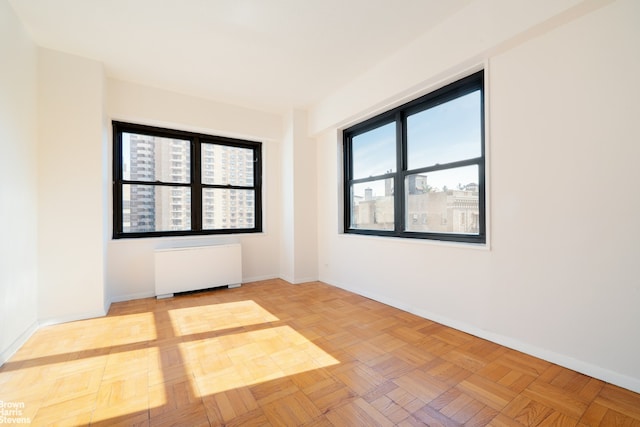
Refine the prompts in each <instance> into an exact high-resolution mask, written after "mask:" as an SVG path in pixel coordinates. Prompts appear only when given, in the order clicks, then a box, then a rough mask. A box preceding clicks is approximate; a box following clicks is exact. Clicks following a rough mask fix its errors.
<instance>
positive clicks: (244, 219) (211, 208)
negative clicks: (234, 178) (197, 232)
mask: <svg viewBox="0 0 640 427" xmlns="http://www.w3.org/2000/svg"><path fill="white" fill-rule="evenodd" d="M254 226H255V191H254V190H234V189H227V188H205V189H203V190H202V228H203V229H205V230H219V229H228V228H253V227H254Z"/></svg>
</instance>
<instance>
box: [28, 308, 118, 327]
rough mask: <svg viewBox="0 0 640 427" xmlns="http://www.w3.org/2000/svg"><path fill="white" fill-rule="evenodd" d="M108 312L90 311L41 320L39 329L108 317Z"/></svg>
mask: <svg viewBox="0 0 640 427" xmlns="http://www.w3.org/2000/svg"><path fill="white" fill-rule="evenodd" d="M106 315H107V312H106V311H104V310H98V311H89V312H86V313H80V314H72V315H69V316H62V317H48V318H46V319H41V320H40V322H38V323H39V325H38V326H39V327H43V326H51V325H58V324H60V323H67V322H75V321H76V320H87V319H94V318H96V317H103V316H106Z"/></svg>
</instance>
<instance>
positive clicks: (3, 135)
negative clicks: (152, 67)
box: [0, 0, 38, 364]
mask: <svg viewBox="0 0 640 427" xmlns="http://www.w3.org/2000/svg"><path fill="white" fill-rule="evenodd" d="M0 57H1V58H2V66H1V67H0V153H1V154H0V224H3V226H2V228H1V229H0V325H2V326H1V327H0V328H1V330H0V364H2V363H3V362H5V361H6V360H7V359H8V357H9V356H11V354H12V353H13V352H15V351H16V350H17V349H18V347H19V346H20V345H21V344H22V343H23V342H24V341H25V340H26V338H27V337H28V336H29V335H30V334H31V333H32V332H33V331H34V330H35V328H36V325H37V318H38V317H37V316H38V286H37V280H38V273H37V266H38V264H37V220H38V213H37V205H38V200H37V157H36V144H37V123H36V120H37V93H36V86H37V85H36V83H37V75H36V67H37V49H36V47H35V45H34V44H33V43H32V42H31V40H30V39H29V37H28V36H27V34H26V32H25V31H24V29H23V27H22V24H21V23H20V21H19V20H18V18H17V17H16V16H15V15H14V13H13V10H12V8H11V7H10V6H9V5H8V3H7V2H6V1H5V0H2V1H0Z"/></svg>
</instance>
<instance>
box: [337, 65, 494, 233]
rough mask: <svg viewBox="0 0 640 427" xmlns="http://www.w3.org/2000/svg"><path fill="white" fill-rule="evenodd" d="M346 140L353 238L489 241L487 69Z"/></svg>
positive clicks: (348, 223)
mask: <svg viewBox="0 0 640 427" xmlns="http://www.w3.org/2000/svg"><path fill="white" fill-rule="evenodd" d="M343 136H344V168H345V169H344V198H345V199H344V206H345V209H344V212H345V218H344V224H345V227H344V230H345V233H355V234H369V235H377V236H393V237H413V238H423V239H434V240H446V241H457V242H470V243H485V241H486V229H485V154H484V72H483V71H480V72H478V73H475V74H473V75H471V76H468V77H466V78H464V79H462V80H459V81H457V82H455V83H452V84H450V85H448V86H446V87H443V88H441V89H439V90H437V91H435V92H432V93H430V94H428V95H425V96H423V97H421V98H419V99H416V100H414V101H411V102H409V103H407V104H405V105H402V106H400V107H398V108H395V109H393V110H391V111H388V112H386V113H383V114H381V115H379V116H376V117H373V118H371V119H369V120H367V121H365V122H363V123H359V124H357V125H355V126H352V127H350V128H348V129H346V130H345V131H344V133H343Z"/></svg>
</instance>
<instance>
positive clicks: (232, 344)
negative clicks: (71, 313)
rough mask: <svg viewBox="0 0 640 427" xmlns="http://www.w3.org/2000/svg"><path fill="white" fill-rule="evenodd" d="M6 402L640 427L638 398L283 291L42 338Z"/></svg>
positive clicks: (175, 415)
mask: <svg viewBox="0 0 640 427" xmlns="http://www.w3.org/2000/svg"><path fill="white" fill-rule="evenodd" d="M0 400H1V401H2V402H4V403H3V408H4V411H5V412H4V417H5V419H4V421H5V422H4V424H7V422H6V421H7V418H13V419H14V420H15V419H16V418H17V419H21V420H22V421H27V420H28V421H30V422H31V424H32V425H74V426H75V425H94V426H114V425H140V426H147V425H152V426H164V425H183V426H221V425H226V426H245V425H248V426H253V425H256V426H260V425H267V426H268V425H272V426H298V425H306V426H378V425H379V426H391V425H398V426H418V425H432V426H437V425H446V426H448V425H468V426H484V425H493V426H521V425H525V426H575V425H580V426H595V425H612V426H640V395H638V394H635V393H632V392H630V391H627V390H624V389H621V388H619V387H616V386H613V385H610V384H606V383H604V382H602V381H599V380H596V379H593V378H590V377H587V376H585V375H582V374H579V373H576V372H573V371H571V370H568V369H564V368H561V367H559V366H557V365H554V364H551V363H548V362H545V361H542V360H540V359H536V358H534V357H531V356H527V355H525V354H522V353H519V352H517V351H513V350H510V349H507V348H505V347H501V346H499V345H497V344H493V343H491V342H488V341H485V340H482V339H479V338H476V337H473V336H471V335H468V334H466V333H463V332H460V331H457V330H454V329H451V328H448V327H445V326H442V325H440V324H437V323H434V322H431V321H429V320H425V319H423V318H420V317H417V316H414V315H411V314H408V313H406V312H403V311H400V310H397V309H394V308H391V307H389V306H386V305H384V304H380V303H377V302H375V301H372V300H369V299H367V298H364V297H361V296H358V295H354V294H352V293H349V292H346V291H344V290H341V289H337V288H334V287H331V286H328V285H325V284H322V283H309V284H304V285H297V286H294V285H290V284H287V283H286V282H283V281H281V280H270V281H263V282H256V283H250V284H245V285H243V286H242V287H241V288H238V289H228V290H227V289H225V290H216V291H211V292H205V293H200V294H192V295H188V296H180V297H177V298H172V299H167V300H159V301H157V300H155V299H152V298H150V299H143V300H136V301H129V302H123V303H117V304H113V305H112V307H111V310H110V312H109V315H108V316H106V317H103V318H98V319H92V320H85V321H80V322H73V323H67V324H62V325H56V326H52V327H47V328H43V329H40V330H39V331H38V332H37V333H36V334H35V335H34V336H33V337H32V338H31V339H30V340H29V341H28V342H27V343H26V344H25V345H24V346H23V348H22V349H20V350H19V352H18V353H17V354H16V355H15V356H14V357H13V358H12V359H11V360H10V361H8V362H7V363H5V365H3V366H2V367H1V368H0ZM7 411H13V412H11V413H9V412H7Z"/></svg>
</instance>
